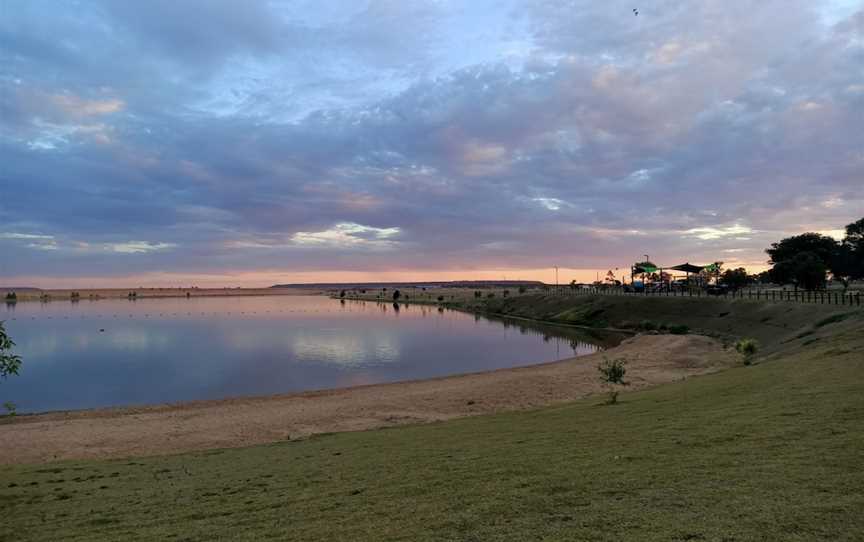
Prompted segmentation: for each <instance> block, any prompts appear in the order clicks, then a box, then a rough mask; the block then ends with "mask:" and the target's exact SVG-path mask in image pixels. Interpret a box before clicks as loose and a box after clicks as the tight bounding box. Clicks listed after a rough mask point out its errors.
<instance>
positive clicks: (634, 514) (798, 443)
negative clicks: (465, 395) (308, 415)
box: [0, 314, 864, 541]
mask: <svg viewBox="0 0 864 542" xmlns="http://www.w3.org/2000/svg"><path fill="white" fill-rule="evenodd" d="M862 330H864V317H862V315H860V314H859V315H853V316H850V317H847V318H845V319H842V320H838V321H836V322H834V323H829V324H825V325H824V326H822V327H821V328H820V329H819V332H818V333H817V334H816V335H815V336H811V337H810V338H811V339H812V338H819V339H820V340H818V341H817V342H815V343H812V344H809V345H807V346H804V345H803V344H802V343H803V341H802V340H798V339H796V340H793V341H791V342H788V343H785V344H784V346H782V347H778V349H775V351H774V353H773V354H772V355H771V357H770V359H762V360H761V361H759V362H758V363H757V364H755V365H753V366H750V367H744V366H741V367H738V368H734V369H731V370H729V371H726V372H723V373H719V374H715V375H711V376H704V377H698V378H693V379H689V380H687V381H684V382H678V383H675V384H671V385H667V386H663V387H659V388H655V389H652V390H646V391H642V392H635V393H625V394H622V396H621V398H620V400H621V403H620V404H619V405H617V406H603V404H602V403H603V399H602V398H599V397H598V398H592V399H588V400H583V401H580V402H576V403H573V404H569V405H566V406H563V407H557V408H547V409H543V410H538V411H532V412H523V413H512V414H502V415H495V416H484V417H476V418H465V419H461V420H455V421H450V422H446V423H440V424H431V425H421V426H409V427H402V428H397V429H388V430H379V431H368V432H361V433H342V434H334V435H326V436H320V437H316V438H312V439H310V440H306V441H300V442H286V443H280V444H274V445H269V446H258V447H252V448H245V449H235V450H216V451H210V452H202V453H191V454H183V455H177V456H170V457H160V458H146V459H130V460H115V461H84V462H63V463H52V464H47V465H30V466H12V467H0V509H2V510H3V521H2V522H0V539H3V540H16V541H19V540H20V541H27V540H61V539H62V540H88V541H89V540H94V541H98V540H267V539H273V540H352V541H359V540H376V541H377V540H406V541H407V540H411V541H414V540H461V541H489V540H519V541H521V540H609V541H620V540H656V541H661V540H662V541H668V540H718V541H719V540H726V541H733V540H735V541H744V540H791V541H811V540H849V541H852V540H862V539H864V514H862V513H861V511H862V510H864V489H862V488H864V421H862V420H864V355H862V351H864V333H862Z"/></svg>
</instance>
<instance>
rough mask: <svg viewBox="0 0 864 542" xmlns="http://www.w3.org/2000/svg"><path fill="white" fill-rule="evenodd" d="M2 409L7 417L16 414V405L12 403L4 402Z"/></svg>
mask: <svg viewBox="0 0 864 542" xmlns="http://www.w3.org/2000/svg"><path fill="white" fill-rule="evenodd" d="M3 408H5V409H6V415H7V416H14V415H16V414H18V410H17V409H18V405H16V404H15V403H13V402H12V401H6V402H5V403H3Z"/></svg>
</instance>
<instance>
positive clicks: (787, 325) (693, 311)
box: [472, 295, 864, 353]
mask: <svg viewBox="0 0 864 542" xmlns="http://www.w3.org/2000/svg"><path fill="white" fill-rule="evenodd" d="M472 309H473V310H477V311H480V312H484V313H486V314H493V315H499V316H515V317H519V318H528V319H532V320H541V321H546V322H551V323H557V324H566V325H578V326H586V327H591V328H605V327H614V328H623V329H634V330H638V329H645V328H649V329H650V328H655V327H659V326H663V325H665V326H667V327H669V326H676V325H679V326H680V325H685V326H688V327H689V329H690V331H691V332H693V333H699V334H704V335H709V336H712V337H717V338H719V339H721V340H723V341H724V342H727V344H728V343H729V342H730V341H733V340H735V339H739V338H743V337H749V338H754V339H756V340H757V341H759V343H760V344H761V345H762V346H763V347H764V348H765V350H764V351H765V352H766V353H770V352H773V351H775V350H778V349H780V348H781V347H783V346H784V345H789V344H790V343H795V344H803V343H804V342H807V341H808V340H810V341H812V340H813V339H819V338H820V337H821V338H825V337H826V336H827V335H826V332H825V330H824V329H823V328H824V327H825V325H826V323H828V322H831V321H841V320H844V319H846V318H847V317H849V316H851V315H855V314H858V315H864V309H861V308H851V307H843V306H839V307H838V306H836V305H814V304H796V303H785V302H784V303H768V302H764V301H748V300H740V299H739V300H728V299H720V298H705V297H702V298H688V297H683V298H682V297H654V296H650V297H639V296H600V295H597V296H550V295H525V296H517V297H511V298H496V299H488V300H484V301H482V302H481V303H479V304H477V305H475V306H474V307H472Z"/></svg>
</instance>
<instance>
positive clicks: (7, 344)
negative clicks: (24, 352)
mask: <svg viewBox="0 0 864 542" xmlns="http://www.w3.org/2000/svg"><path fill="white" fill-rule="evenodd" d="M13 346H15V343H14V342H13V341H12V339H11V338H9V336H8V335H6V329H4V327H3V322H0V379H5V378H8V377H9V376H11V375H17V374H18V371H19V370H20V369H21V358H20V357H18V356H16V355H14V354H12V353H11V352H12V347H13Z"/></svg>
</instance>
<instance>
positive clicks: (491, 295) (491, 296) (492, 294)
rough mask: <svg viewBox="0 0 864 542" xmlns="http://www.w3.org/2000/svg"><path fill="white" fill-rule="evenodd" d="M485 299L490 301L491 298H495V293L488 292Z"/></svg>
mask: <svg viewBox="0 0 864 542" xmlns="http://www.w3.org/2000/svg"><path fill="white" fill-rule="evenodd" d="M486 297H488V298H489V299H492V298H493V297H495V292H489V293H488V294H486Z"/></svg>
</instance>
